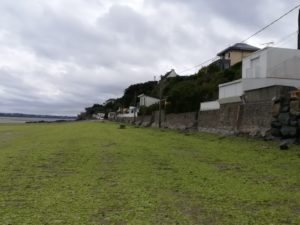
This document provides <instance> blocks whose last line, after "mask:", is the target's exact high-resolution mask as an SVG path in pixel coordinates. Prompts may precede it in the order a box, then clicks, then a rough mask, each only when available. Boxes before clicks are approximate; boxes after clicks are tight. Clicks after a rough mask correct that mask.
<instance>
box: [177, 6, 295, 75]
mask: <svg viewBox="0 0 300 225" xmlns="http://www.w3.org/2000/svg"><path fill="white" fill-rule="evenodd" d="M299 7H300V4H298V5H296V6H295V7H293V8H292V9H290V10H289V11H287V12H286V13H284V14H283V15H281V16H280V17H278V18H277V19H276V20H274V21H272V22H271V23H269V24H268V25H266V26H264V27H263V28H261V29H259V30H258V31H256V32H255V33H253V34H251V35H250V36H249V37H247V38H246V39H245V40H243V41H241V42H242V43H244V42H246V41H248V40H249V39H251V38H252V37H254V36H256V35H258V34H259V33H261V32H263V31H264V30H266V29H267V28H269V27H270V26H272V25H273V24H274V23H276V22H278V21H279V20H281V19H282V18H283V17H285V16H287V15H288V14H290V13H291V12H293V11H295V10H296V9H297V8H299ZM293 34H294V33H293ZM216 58H218V57H213V58H210V59H208V60H205V61H203V62H202V63H200V64H198V65H195V66H193V67H191V68H188V69H185V70H183V71H181V72H179V73H184V72H187V71H190V70H192V69H195V68H198V67H200V66H203V65H204V64H206V63H208V62H210V61H214V60H215V59H216Z"/></svg>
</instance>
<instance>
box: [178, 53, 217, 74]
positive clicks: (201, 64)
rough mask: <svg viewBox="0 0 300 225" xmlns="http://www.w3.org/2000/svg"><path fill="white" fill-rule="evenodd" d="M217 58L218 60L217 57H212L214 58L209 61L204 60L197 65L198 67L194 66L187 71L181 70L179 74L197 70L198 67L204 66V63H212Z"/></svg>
mask: <svg viewBox="0 0 300 225" xmlns="http://www.w3.org/2000/svg"><path fill="white" fill-rule="evenodd" d="M217 58H218V57H217V56H214V57H213V58H211V59H208V60H205V61H204V62H202V63H200V64H198V65H195V66H193V67H191V68H188V69H185V70H183V71H180V72H179V73H184V72H187V71H189V70H192V69H195V68H198V67H200V66H203V65H204V64H206V63H208V62H214V61H215V60H216V59H217Z"/></svg>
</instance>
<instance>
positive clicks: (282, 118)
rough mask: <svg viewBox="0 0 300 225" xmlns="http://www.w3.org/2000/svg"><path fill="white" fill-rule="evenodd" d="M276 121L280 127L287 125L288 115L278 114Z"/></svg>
mask: <svg viewBox="0 0 300 225" xmlns="http://www.w3.org/2000/svg"><path fill="white" fill-rule="evenodd" d="M278 121H279V122H280V123H281V124H282V125H288V124H289V122H290V114H289V113H280V114H279V116H278Z"/></svg>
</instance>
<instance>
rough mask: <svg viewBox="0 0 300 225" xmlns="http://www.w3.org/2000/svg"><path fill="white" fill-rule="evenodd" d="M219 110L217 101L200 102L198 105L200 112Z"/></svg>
mask: <svg viewBox="0 0 300 225" xmlns="http://www.w3.org/2000/svg"><path fill="white" fill-rule="evenodd" d="M217 109H220V103H219V102H218V101H210V102H202V103H200V111H210V110H217Z"/></svg>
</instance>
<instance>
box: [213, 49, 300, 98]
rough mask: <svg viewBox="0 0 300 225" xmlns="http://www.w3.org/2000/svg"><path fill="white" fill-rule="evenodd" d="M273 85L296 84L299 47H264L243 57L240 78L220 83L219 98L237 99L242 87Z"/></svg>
mask: <svg viewBox="0 0 300 225" xmlns="http://www.w3.org/2000/svg"><path fill="white" fill-rule="evenodd" d="M274 85H282V86H291V87H296V88H299V87H300V50H297V49H285V48H273V47H267V48H264V49H262V50H260V51H257V52H255V53H253V54H251V55H250V56H248V57H246V58H244V59H243V67H242V79H240V80H236V81H232V82H228V83H225V84H220V85H219V102H220V104H224V103H230V102H239V101H241V98H240V97H241V96H242V95H243V94H244V92H245V91H249V90H254V89H259V88H264V87H270V86H274Z"/></svg>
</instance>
